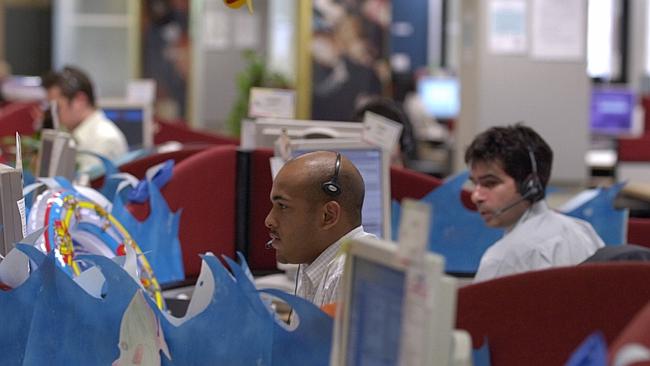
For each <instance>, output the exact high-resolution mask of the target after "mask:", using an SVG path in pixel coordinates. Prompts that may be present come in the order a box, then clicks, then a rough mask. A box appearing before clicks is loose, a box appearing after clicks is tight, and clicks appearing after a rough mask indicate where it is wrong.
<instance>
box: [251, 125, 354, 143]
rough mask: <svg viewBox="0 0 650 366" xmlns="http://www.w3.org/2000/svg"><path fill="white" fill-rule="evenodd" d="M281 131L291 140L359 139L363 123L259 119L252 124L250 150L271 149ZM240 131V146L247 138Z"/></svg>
mask: <svg viewBox="0 0 650 366" xmlns="http://www.w3.org/2000/svg"><path fill="white" fill-rule="evenodd" d="M282 131H285V132H286V133H287V135H288V136H289V137H290V138H292V139H322V138H336V139H357V140H358V139H360V138H361V134H362V133H363V123H359V122H340V121H312V120H295V119H279V118H259V119H257V120H256V121H255V122H254V132H253V136H251V137H250V138H252V139H253V140H254V141H251V142H250V144H251V146H250V147H251V148H260V147H273V144H274V143H275V140H277V139H278V137H280V135H281V134H282ZM243 134H244V130H243V129H242V144H244V141H246V140H247V139H248V138H249V137H248V136H244V135H243Z"/></svg>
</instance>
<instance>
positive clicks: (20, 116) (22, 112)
mask: <svg viewBox="0 0 650 366" xmlns="http://www.w3.org/2000/svg"><path fill="white" fill-rule="evenodd" d="M37 106H38V104H37V103H34V102H13V103H10V104H8V105H6V106H4V107H3V108H2V110H1V113H0V136H14V135H15V134H16V132H18V133H19V134H21V135H32V134H34V132H36V130H35V129H34V117H33V116H32V110H33V109H34V108H36V107H37Z"/></svg>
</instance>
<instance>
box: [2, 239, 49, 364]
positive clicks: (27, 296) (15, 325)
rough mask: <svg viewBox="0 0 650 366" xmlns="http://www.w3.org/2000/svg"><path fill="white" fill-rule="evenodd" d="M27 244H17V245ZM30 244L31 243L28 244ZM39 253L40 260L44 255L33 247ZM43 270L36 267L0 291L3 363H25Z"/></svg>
mask: <svg viewBox="0 0 650 366" xmlns="http://www.w3.org/2000/svg"><path fill="white" fill-rule="evenodd" d="M22 246H25V245H24V244H18V247H19V248H20V247H22ZM27 247H28V246H27ZM28 248H30V249H32V250H34V251H35V252H36V253H37V257H36V261H37V262H38V263H41V262H42V261H43V260H44V259H45V255H44V254H43V253H41V252H38V251H37V250H36V249H34V248H32V247H28ZM42 277H43V276H42V272H41V271H40V269H37V270H35V271H33V272H32V274H31V275H30V276H29V277H28V278H27V280H26V281H25V282H24V283H23V284H22V285H20V286H18V287H17V288H14V289H12V290H10V291H0V310H1V311H2V314H4V316H3V320H2V328H0V332H2V333H1V334H2V336H0V361H1V362H0V363H2V364H3V365H22V364H23V361H24V356H25V345H26V344H27V340H28V338H29V335H30V324H31V322H32V316H33V313H34V307H35V302H34V299H35V298H36V297H37V295H38V293H39V290H40V289H41V287H42V285H43V278H42Z"/></svg>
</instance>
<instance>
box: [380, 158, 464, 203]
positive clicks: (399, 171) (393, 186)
mask: <svg viewBox="0 0 650 366" xmlns="http://www.w3.org/2000/svg"><path fill="white" fill-rule="evenodd" d="M443 183H444V182H443V181H442V180H441V179H438V178H436V177H432V176H430V175H427V174H423V173H420V172H416V171H414V170H410V169H406V168H400V167H394V166H392V167H391V168H390V197H391V199H393V200H396V201H398V202H401V201H402V200H403V199H404V198H413V199H421V198H422V197H424V196H426V195H427V194H428V193H429V192H431V191H433V190H434V189H436V188H438V187H440V186H441V185H442V184H443ZM460 198H461V200H462V201H463V205H465V207H467V208H470V209H476V206H475V205H474V204H473V203H472V199H471V195H470V192H468V191H462V192H461V197H460Z"/></svg>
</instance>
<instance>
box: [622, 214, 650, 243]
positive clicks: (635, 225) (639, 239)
mask: <svg viewBox="0 0 650 366" xmlns="http://www.w3.org/2000/svg"><path fill="white" fill-rule="evenodd" d="M627 242H628V243H630V244H637V245H641V246H644V247H648V248H650V219H649V218H638V217H630V218H629V219H628V221H627Z"/></svg>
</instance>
